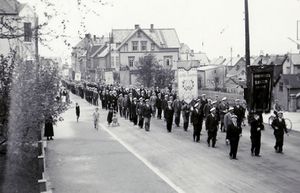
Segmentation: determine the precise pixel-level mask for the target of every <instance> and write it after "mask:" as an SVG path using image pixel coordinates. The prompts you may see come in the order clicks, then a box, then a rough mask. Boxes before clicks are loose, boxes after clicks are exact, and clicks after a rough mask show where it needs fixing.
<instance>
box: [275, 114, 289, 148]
mask: <svg viewBox="0 0 300 193" xmlns="http://www.w3.org/2000/svg"><path fill="white" fill-rule="evenodd" d="M277 115H278V116H277V117H276V118H275V119H274V120H273V122H272V124H271V126H272V128H273V129H274V136H275V139H276V143H275V146H274V149H275V151H276V152H277V153H282V147H283V139H284V132H285V133H286V134H287V135H288V131H287V128H286V124H285V120H284V118H283V112H282V111H279V112H277Z"/></svg>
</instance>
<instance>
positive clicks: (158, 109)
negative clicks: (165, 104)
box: [157, 108, 162, 119]
mask: <svg viewBox="0 0 300 193" xmlns="http://www.w3.org/2000/svg"><path fill="white" fill-rule="evenodd" d="M161 113H162V109H161V108H157V118H158V119H161Z"/></svg>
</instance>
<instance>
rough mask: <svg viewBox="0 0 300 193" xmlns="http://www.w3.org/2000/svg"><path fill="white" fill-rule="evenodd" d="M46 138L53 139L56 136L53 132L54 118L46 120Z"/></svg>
mask: <svg viewBox="0 0 300 193" xmlns="http://www.w3.org/2000/svg"><path fill="white" fill-rule="evenodd" d="M44 136H45V137H52V136H54V131H53V119H52V117H50V118H47V119H46V120H45V134H44Z"/></svg>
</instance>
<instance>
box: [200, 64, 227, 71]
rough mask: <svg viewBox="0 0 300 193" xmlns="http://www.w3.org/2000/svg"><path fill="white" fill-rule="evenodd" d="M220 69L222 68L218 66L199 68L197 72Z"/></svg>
mask: <svg viewBox="0 0 300 193" xmlns="http://www.w3.org/2000/svg"><path fill="white" fill-rule="evenodd" d="M222 67H223V66H220V65H209V66H200V67H199V68H198V69H197V70H199V71H206V70H213V69H217V68H222Z"/></svg>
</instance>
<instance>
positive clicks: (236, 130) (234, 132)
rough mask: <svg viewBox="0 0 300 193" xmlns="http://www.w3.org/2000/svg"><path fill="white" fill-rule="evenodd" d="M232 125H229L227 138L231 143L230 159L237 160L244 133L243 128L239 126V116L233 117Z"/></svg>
mask: <svg viewBox="0 0 300 193" xmlns="http://www.w3.org/2000/svg"><path fill="white" fill-rule="evenodd" d="M231 119H232V123H230V124H229V125H228V128H227V137H228V140H229V142H230V153H229V157H230V159H237V157H236V154H237V150H238V145H239V140H240V136H241V133H242V129H241V127H240V126H239V125H238V124H237V116H236V115H232V116H231Z"/></svg>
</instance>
